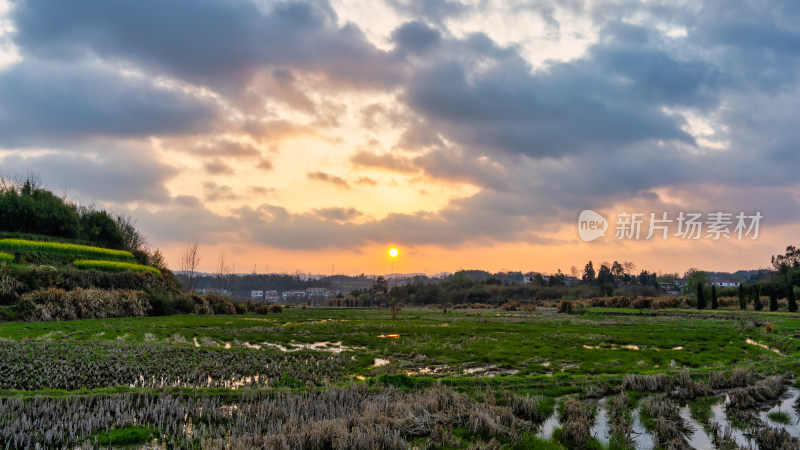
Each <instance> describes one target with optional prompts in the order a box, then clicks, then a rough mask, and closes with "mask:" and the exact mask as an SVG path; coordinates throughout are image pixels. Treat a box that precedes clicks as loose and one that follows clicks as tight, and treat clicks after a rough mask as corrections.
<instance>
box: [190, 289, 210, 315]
mask: <svg viewBox="0 0 800 450" xmlns="http://www.w3.org/2000/svg"><path fill="white" fill-rule="evenodd" d="M190 295H191V299H192V303H194V312H195V314H199V315H201V316H207V315H211V314H214V311H213V310H212V309H211V305H209V304H208V300H207V299H206V298H205V297H203V296H202V295H200V294H198V293H196V292H193V293H192V294H190Z"/></svg>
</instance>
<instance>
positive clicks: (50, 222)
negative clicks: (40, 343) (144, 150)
mask: <svg viewBox="0 0 800 450" xmlns="http://www.w3.org/2000/svg"><path fill="white" fill-rule="evenodd" d="M232 312H236V309H235V307H234V306H233V304H232V303H231V302H230V301H229V300H228V299H226V298H224V297H221V296H218V295H212V296H206V297H203V296H200V295H197V294H189V293H187V292H186V291H185V290H184V288H183V287H182V286H181V284H180V283H179V282H178V280H177V279H176V278H175V276H174V275H173V274H172V272H171V271H170V270H169V269H168V268H167V267H166V264H165V262H164V258H163V256H162V255H161V253H160V251H158V250H157V249H152V248H149V247H148V245H147V241H146V239H145V238H144V236H143V235H142V234H141V233H140V232H139V231H138V230H137V229H136V227H135V222H134V220H133V219H132V218H131V217H130V216H127V215H124V214H113V213H109V212H108V211H105V210H98V209H95V208H94V207H91V206H89V207H86V206H78V205H76V204H74V203H71V202H69V201H68V200H66V199H64V198H60V197H58V196H56V195H55V194H53V193H52V192H50V191H48V190H47V189H46V188H44V187H42V186H40V185H39V184H38V183H37V182H36V181H35V180H33V179H30V178H29V179H26V180H24V181H19V180H9V179H0V318H2V319H4V320H27V321H49V320H70V319H83V318H105V317H126V316H143V315H166V314H176V313H203V314H213V313H232Z"/></svg>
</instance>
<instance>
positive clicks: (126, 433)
mask: <svg viewBox="0 0 800 450" xmlns="http://www.w3.org/2000/svg"><path fill="white" fill-rule="evenodd" d="M154 434H155V431H154V430H153V429H152V428H150V427H141V426H131V427H126V428H114V429H111V430H108V432H100V433H97V434H96V436H97V443H98V444H100V445H137V444H145V443H147V441H149V440H150V439H151V438H152V437H153V435H154Z"/></svg>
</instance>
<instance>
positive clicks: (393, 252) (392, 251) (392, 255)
mask: <svg viewBox="0 0 800 450" xmlns="http://www.w3.org/2000/svg"><path fill="white" fill-rule="evenodd" d="M399 254H400V252H399V251H397V249H396V248H394V247H392V248H391V249H390V250H389V256H391V257H392V258H397V255H399Z"/></svg>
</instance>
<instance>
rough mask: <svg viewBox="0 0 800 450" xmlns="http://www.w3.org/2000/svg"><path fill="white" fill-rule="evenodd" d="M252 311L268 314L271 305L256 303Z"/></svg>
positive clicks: (263, 314)
mask: <svg viewBox="0 0 800 450" xmlns="http://www.w3.org/2000/svg"><path fill="white" fill-rule="evenodd" d="M252 311H253V312H255V313H256V314H260V315H262V316H266V315H267V314H269V311H270V307H269V305H255V306H253V309H252Z"/></svg>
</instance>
